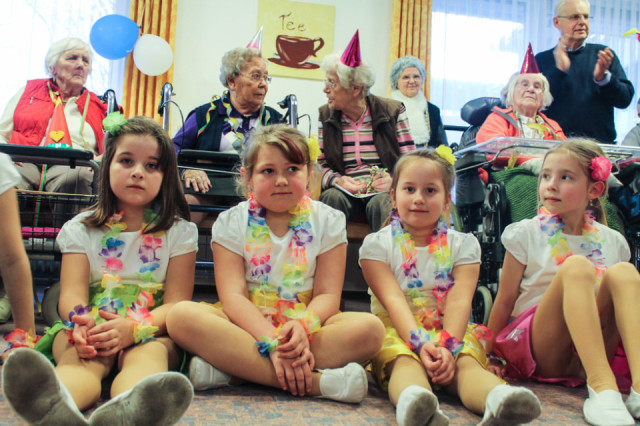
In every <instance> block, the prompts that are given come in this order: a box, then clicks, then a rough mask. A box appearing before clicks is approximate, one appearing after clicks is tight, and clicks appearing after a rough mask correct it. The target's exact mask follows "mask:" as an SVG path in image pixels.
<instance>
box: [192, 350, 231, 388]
mask: <svg viewBox="0 0 640 426" xmlns="http://www.w3.org/2000/svg"><path fill="white" fill-rule="evenodd" d="M189 380H191V384H193V389H195V390H197V391H202V390H207V389H215V388H220V387H223V386H229V381H230V380H231V375H229V374H227V373H225V372H223V371H220V370H218V369H217V368H216V367H214V366H213V365H211V364H209V363H208V362H207V361H205V360H204V359H202V358H200V357H199V356H194V357H193V358H191V362H190V363H189Z"/></svg>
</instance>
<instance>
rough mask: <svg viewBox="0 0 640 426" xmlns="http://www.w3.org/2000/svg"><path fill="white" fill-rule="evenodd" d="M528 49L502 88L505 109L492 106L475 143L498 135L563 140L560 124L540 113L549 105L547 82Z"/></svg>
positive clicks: (549, 95)
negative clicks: (522, 61) (521, 64)
mask: <svg viewBox="0 0 640 426" xmlns="http://www.w3.org/2000/svg"><path fill="white" fill-rule="evenodd" d="M530 50H531V46H529V50H528V51H527V55H526V57H525V62H524V64H523V66H522V69H521V71H520V73H516V74H513V75H512V76H511V78H510V79H509V83H508V84H507V85H506V86H505V88H504V89H502V98H503V102H504V104H505V106H506V108H499V107H497V106H496V107H494V108H493V111H492V113H491V114H489V116H488V117H487V119H486V120H485V121H484V123H483V124H482V127H480V130H479V131H478V134H477V136H476V143H482V142H485V141H487V140H489V139H493V138H496V137H500V136H514V137H521V138H531V139H551V140H557V139H566V137H565V135H564V132H563V131H562V129H561V128H560V125H559V124H558V123H557V122H555V121H554V120H552V119H550V118H549V117H547V116H546V115H544V114H543V113H542V112H541V111H542V110H543V109H545V108H546V107H548V106H549V105H551V102H552V101H553V97H552V96H551V91H550V88H549V81H548V80H547V78H546V77H545V76H544V75H543V74H541V73H540V70H539V69H538V65H537V64H536V63H535V58H534V57H533V53H530Z"/></svg>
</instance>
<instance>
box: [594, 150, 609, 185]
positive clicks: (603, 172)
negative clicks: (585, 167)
mask: <svg viewBox="0 0 640 426" xmlns="http://www.w3.org/2000/svg"><path fill="white" fill-rule="evenodd" d="M590 168H591V178H592V179H593V180H595V181H596V182H597V181H603V182H604V181H606V180H607V179H609V175H610V174H611V161H609V159H608V158H607V157H603V156H602V155H600V156H598V157H594V158H593V159H592V160H591V167H590Z"/></svg>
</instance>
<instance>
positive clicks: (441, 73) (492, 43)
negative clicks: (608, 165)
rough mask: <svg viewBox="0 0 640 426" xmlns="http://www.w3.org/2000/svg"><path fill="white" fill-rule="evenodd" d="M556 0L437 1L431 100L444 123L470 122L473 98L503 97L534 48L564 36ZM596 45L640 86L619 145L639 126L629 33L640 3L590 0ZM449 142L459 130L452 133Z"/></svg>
mask: <svg viewBox="0 0 640 426" xmlns="http://www.w3.org/2000/svg"><path fill="white" fill-rule="evenodd" d="M555 3H556V2H555V0H535V1H531V0H433V10H432V18H433V19H432V23H433V24H432V25H433V26H432V29H431V37H432V41H431V88H430V89H431V99H430V101H431V102H433V103H434V104H435V105H437V106H438V107H440V110H441V113H442V119H443V121H444V123H445V124H454V125H466V123H464V121H462V119H461V118H460V109H461V108H462V106H463V105H464V104H465V103H466V102H467V101H469V100H471V99H475V98H478V97H483V96H493V97H499V96H500V90H501V89H502V88H503V87H504V85H505V84H506V83H507V81H508V79H509V76H511V74H513V73H514V72H516V71H519V70H520V66H521V65H522V60H523V58H524V53H525V50H526V47H527V44H528V43H529V42H531V45H532V47H533V51H534V53H538V52H542V51H544V50H547V49H551V48H552V47H553V46H555V44H556V43H557V41H558V37H559V32H558V30H557V29H556V28H555V27H554V26H553V22H552V19H553V16H554V15H555V13H554V12H555V9H554V7H555ZM591 15H593V17H594V18H593V19H592V21H591V26H590V32H589V38H588V40H587V42H589V43H600V44H604V45H607V46H609V47H611V49H613V51H614V52H615V53H616V55H617V56H618V58H619V59H620V62H621V63H622V66H623V68H624V70H625V72H626V74H627V78H628V79H629V80H630V81H631V82H632V83H633V85H634V87H635V89H636V96H635V99H634V100H633V101H632V102H631V105H630V106H629V107H627V108H625V109H624V110H620V109H616V110H615V123H616V130H617V133H618V138H617V139H618V140H619V141H620V140H622V139H623V138H624V136H625V135H626V134H627V133H628V132H629V130H630V129H631V128H633V127H634V126H635V124H636V123H637V122H638V116H637V109H636V102H637V99H638V96H637V95H638V91H640V87H639V86H640V65H639V62H640V45H639V44H638V41H637V39H636V38H635V37H626V38H623V37H622V34H623V33H624V32H625V31H628V30H630V29H631V28H634V27H637V26H638V22H640V2H638V1H637V0H621V1H615V2H611V1H607V0H591ZM447 136H448V138H449V141H450V142H457V141H458V140H459V139H460V133H459V132H450V134H448V135H447Z"/></svg>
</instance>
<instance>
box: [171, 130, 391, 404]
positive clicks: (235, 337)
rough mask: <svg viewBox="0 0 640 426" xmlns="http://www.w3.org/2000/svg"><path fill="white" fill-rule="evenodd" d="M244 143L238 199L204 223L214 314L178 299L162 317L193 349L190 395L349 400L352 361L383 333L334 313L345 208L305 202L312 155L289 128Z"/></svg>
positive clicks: (363, 384)
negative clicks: (243, 386) (276, 391)
mask: <svg viewBox="0 0 640 426" xmlns="http://www.w3.org/2000/svg"><path fill="white" fill-rule="evenodd" d="M249 146H250V148H249V151H248V153H247V154H246V156H245V158H244V161H243V166H242V168H241V181H242V186H243V189H244V190H245V193H246V192H250V194H249V199H248V200H247V201H244V202H242V203H240V204H239V205H237V206H236V207H233V208H231V209H229V210H227V211H225V212H224V213H222V214H220V216H219V217H218V219H217V220H216V222H215V223H214V225H213V230H212V234H213V236H212V243H211V245H212V248H213V258H214V260H215V279H216V289H217V291H218V296H219V297H220V302H221V304H222V307H224V310H223V309H220V308H216V307H214V306H211V305H208V304H199V303H194V302H181V303H179V304H177V305H176V306H174V307H173V309H171V312H170V313H169V317H168V319H167V326H168V330H169V335H170V336H171V337H172V339H174V340H175V341H176V342H177V343H178V344H179V345H180V346H181V347H183V348H185V349H186V350H187V351H189V352H192V353H194V354H195V355H197V356H195V357H194V358H193V359H192V361H191V365H190V367H189V377H190V379H191V381H192V383H193V385H194V387H195V389H196V390H202V389H209V388H214V387H219V386H224V385H227V384H229V383H230V380H232V379H233V381H234V382H236V381H241V380H246V381H250V382H254V383H259V384H262V385H267V386H272V387H279V388H281V389H283V390H285V391H288V392H290V393H291V394H292V395H299V396H303V395H311V396H320V397H324V398H329V399H334V400H337V401H343V402H360V401H362V399H364V397H365V396H366V394H367V378H366V374H365V371H364V369H363V368H362V367H361V366H360V364H358V363H361V362H365V361H367V360H368V359H369V358H370V357H371V356H372V355H373V354H374V353H375V352H376V351H377V350H378V349H379V348H380V345H381V344H382V339H383V337H384V329H383V327H382V324H381V323H380V321H379V320H378V319H377V318H376V317H374V316H373V315H371V314H367V313H359V312H342V313H341V312H339V311H338V309H339V306H340V296H341V292H342V284H343V280H344V272H345V263H346V241H347V238H346V230H345V218H344V215H343V214H342V213H341V212H339V211H337V210H334V209H332V208H330V207H328V206H326V205H324V204H322V203H320V202H317V201H313V200H311V199H310V198H309V195H308V193H307V185H308V183H309V174H310V171H311V167H312V166H313V165H314V163H315V158H314V159H313V160H311V159H310V155H309V146H308V145H307V141H306V138H305V137H304V136H303V135H302V134H301V133H300V132H299V131H297V130H295V129H292V128H290V127H287V126H285V125H274V126H266V127H264V128H262V129H259V130H257V131H256V132H255V133H253V135H252V136H251V140H250V142H249ZM316 369H317V370H316Z"/></svg>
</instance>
